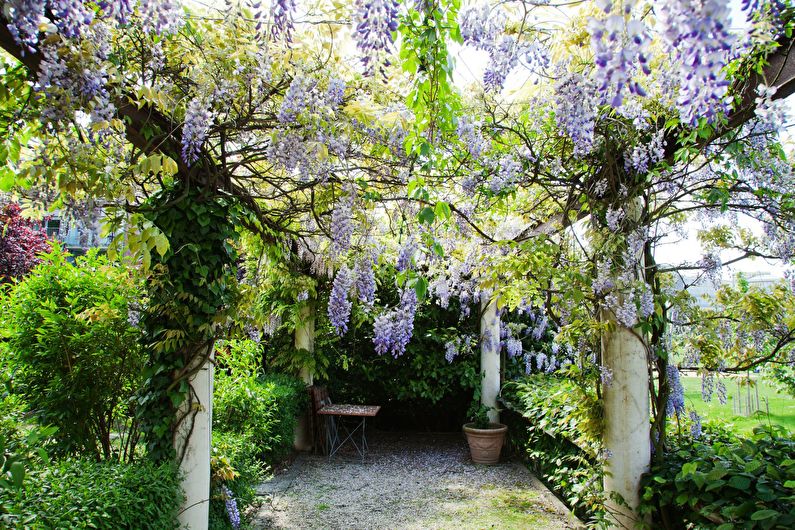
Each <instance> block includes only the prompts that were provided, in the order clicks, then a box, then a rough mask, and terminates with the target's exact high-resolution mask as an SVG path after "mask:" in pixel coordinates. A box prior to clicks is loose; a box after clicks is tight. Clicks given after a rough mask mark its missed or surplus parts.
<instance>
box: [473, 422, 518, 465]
mask: <svg viewBox="0 0 795 530" xmlns="http://www.w3.org/2000/svg"><path fill="white" fill-rule="evenodd" d="M507 432H508V426H507V425H503V424H502V423H490V424H489V427H488V428H487V429H477V428H475V424H474V423H467V424H466V425H464V434H466V437H467V442H469V452H470V453H471V454H472V461H474V462H475V463H476V464H496V463H497V462H499V461H500V451H502V444H503V443H504V442H505V433H507Z"/></svg>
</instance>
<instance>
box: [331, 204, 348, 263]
mask: <svg viewBox="0 0 795 530" xmlns="http://www.w3.org/2000/svg"><path fill="white" fill-rule="evenodd" d="M353 200H354V195H353V192H350V193H345V194H343V195H342V196H341V197H340V198H339V199H337V202H336V204H335V205H334V211H332V212H331V256H332V258H337V257H339V256H342V255H343V254H345V253H346V252H348V250H349V249H350V248H351V235H353V212H352V208H353Z"/></svg>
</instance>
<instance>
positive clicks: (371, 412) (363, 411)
mask: <svg viewBox="0 0 795 530" xmlns="http://www.w3.org/2000/svg"><path fill="white" fill-rule="evenodd" d="M379 410H381V405H326V406H325V407H323V408H322V409H320V410H318V411H317V413H318V414H323V415H325V416H332V415H333V416H368V417H372V416H375V415H376V414H378V411H379Z"/></svg>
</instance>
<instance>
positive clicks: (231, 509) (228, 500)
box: [221, 484, 240, 530]
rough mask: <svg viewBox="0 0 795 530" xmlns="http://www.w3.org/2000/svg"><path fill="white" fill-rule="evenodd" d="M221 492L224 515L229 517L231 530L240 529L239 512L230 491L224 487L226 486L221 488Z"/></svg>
mask: <svg viewBox="0 0 795 530" xmlns="http://www.w3.org/2000/svg"><path fill="white" fill-rule="evenodd" d="M221 491H222V492H223V494H224V504H225V505H226V515H227V517H229V523H230V524H231V525H232V528H234V529H235V530H237V529H238V528H240V511H239V510H238V508H237V501H236V500H235V497H234V496H233V495H232V490H230V489H229V488H228V487H226V484H224V485H223V486H221Z"/></svg>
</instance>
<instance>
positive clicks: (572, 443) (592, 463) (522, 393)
mask: <svg viewBox="0 0 795 530" xmlns="http://www.w3.org/2000/svg"><path fill="white" fill-rule="evenodd" d="M570 369H571V370H576V369H575V368H573V367H571V368H570ZM502 401H503V403H505V404H506V405H507V406H508V407H509V409H510V410H512V411H513V412H515V413H516V414H513V415H510V414H507V415H506V416H505V418H506V422H507V423H509V427H510V430H509V432H510V438H511V441H512V443H514V444H515V445H516V446H517V447H518V448H519V449H520V450H521V451H522V453H523V454H524V455H525V457H526V458H527V459H528V463H529V464H530V467H531V468H532V469H533V471H534V472H535V473H536V474H537V475H539V476H540V477H541V478H542V480H544V482H546V484H547V485H548V486H549V487H550V488H551V489H553V490H554V491H555V492H556V493H557V494H558V495H559V496H560V497H562V498H563V499H564V500H565V501H566V502H567V503H568V504H569V506H570V507H571V508H572V509H573V510H574V512H575V513H576V514H577V515H578V516H580V517H583V518H587V519H590V520H592V521H594V522H598V521H600V520H602V519H603V518H604V516H605V509H604V501H605V499H604V492H603V490H602V479H603V469H602V461H601V458H600V456H601V455H600V453H601V442H600V438H601V432H602V424H603V422H602V412H601V410H602V409H601V406H600V404H599V402H598V400H597V398H596V395H595V392H594V391H593V390H592V387H586V386H580V385H578V384H576V383H575V382H573V381H572V380H571V379H567V378H563V377H560V376H554V375H546V374H534V375H530V376H526V377H524V378H522V379H521V380H518V381H512V382H509V383H506V384H505V386H504V387H503V389H502Z"/></svg>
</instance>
